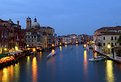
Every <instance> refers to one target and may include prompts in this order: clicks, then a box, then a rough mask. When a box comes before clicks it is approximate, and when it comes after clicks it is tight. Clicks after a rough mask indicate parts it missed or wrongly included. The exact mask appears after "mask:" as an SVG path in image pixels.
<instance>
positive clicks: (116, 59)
mask: <svg viewBox="0 0 121 82" xmlns="http://www.w3.org/2000/svg"><path fill="white" fill-rule="evenodd" d="M93 52H97V53H99V54H100V55H103V56H105V57H107V58H108V59H110V60H112V61H115V62H117V63H121V58H119V59H118V58H117V57H114V58H113V57H111V56H108V55H107V54H105V53H101V52H100V51H97V50H93Z"/></svg>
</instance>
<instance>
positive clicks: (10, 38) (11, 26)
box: [0, 19, 24, 53]
mask: <svg viewBox="0 0 121 82" xmlns="http://www.w3.org/2000/svg"><path fill="white" fill-rule="evenodd" d="M22 38H23V37H22V35H21V26H20V25H19V21H17V24H15V23H13V21H12V20H11V19H9V20H2V19H0V53H4V52H9V51H13V50H15V49H16V48H20V47H23V46H24V42H22Z"/></svg>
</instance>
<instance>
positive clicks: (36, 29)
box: [25, 17, 55, 49]
mask: <svg viewBox="0 0 121 82" xmlns="http://www.w3.org/2000/svg"><path fill="white" fill-rule="evenodd" d="M26 30H27V31H26V35H25V41H26V45H27V46H28V47H35V48H37V47H39V48H43V49H45V48H50V47H51V46H52V44H54V42H55V38H54V34H55V30H54V29H53V28H52V27H49V26H40V24H39V23H38V22H37V19H36V18H35V19H34V22H32V20H31V18H29V17H28V18H27V19H26Z"/></svg>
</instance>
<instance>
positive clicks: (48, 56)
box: [47, 51, 56, 58]
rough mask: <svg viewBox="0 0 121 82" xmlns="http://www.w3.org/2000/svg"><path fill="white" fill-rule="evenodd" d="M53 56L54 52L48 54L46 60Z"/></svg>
mask: <svg viewBox="0 0 121 82" xmlns="http://www.w3.org/2000/svg"><path fill="white" fill-rule="evenodd" d="M55 54H56V51H54V52H51V53H49V55H47V58H50V57H52V56H54V55H55Z"/></svg>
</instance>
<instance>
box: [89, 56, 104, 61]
mask: <svg viewBox="0 0 121 82" xmlns="http://www.w3.org/2000/svg"><path fill="white" fill-rule="evenodd" d="M104 59H105V57H104V56H97V57H96V58H90V59H89V61H101V60H104Z"/></svg>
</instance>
